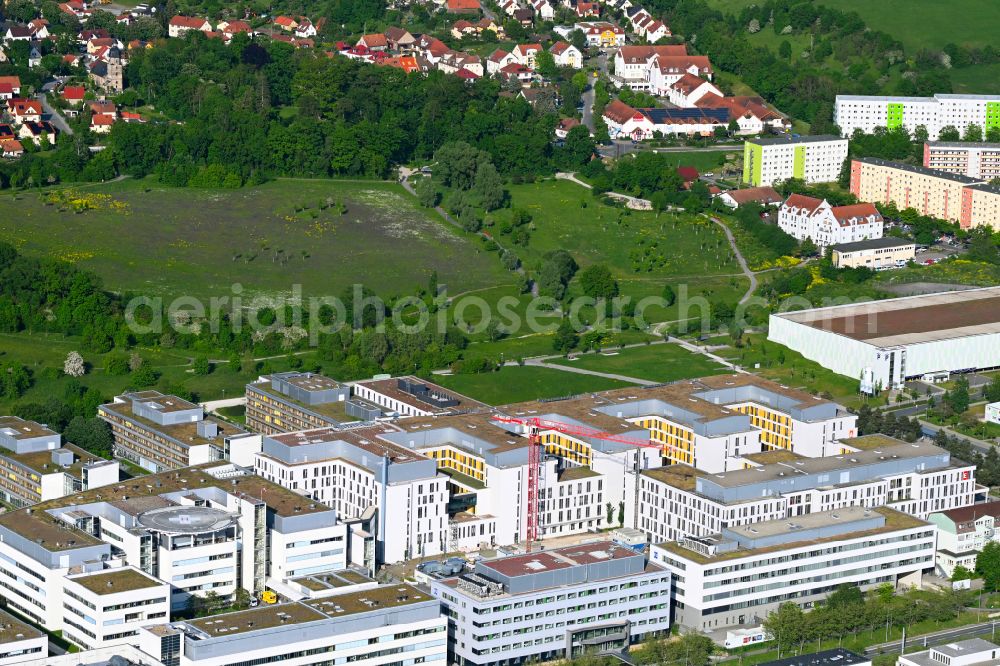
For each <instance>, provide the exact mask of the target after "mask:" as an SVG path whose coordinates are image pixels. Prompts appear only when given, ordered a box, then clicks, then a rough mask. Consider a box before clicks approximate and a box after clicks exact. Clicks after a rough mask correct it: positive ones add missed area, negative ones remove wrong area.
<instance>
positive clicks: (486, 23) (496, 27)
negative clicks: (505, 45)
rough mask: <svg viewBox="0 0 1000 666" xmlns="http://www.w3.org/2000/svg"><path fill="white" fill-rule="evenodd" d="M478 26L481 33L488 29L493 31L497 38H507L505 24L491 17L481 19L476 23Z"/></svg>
mask: <svg viewBox="0 0 1000 666" xmlns="http://www.w3.org/2000/svg"><path fill="white" fill-rule="evenodd" d="M476 28H478V30H479V34H483V33H484V32H486V31H487V30H489V31H491V32H493V33H494V34H495V35H496V38H497V39H505V38H506V37H507V35H506V33H505V32H504V29H503V25H501V24H500V23H497V22H496V21H494V20H493V19H491V18H482V19H479V23H477V24H476Z"/></svg>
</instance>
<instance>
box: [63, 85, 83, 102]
mask: <svg viewBox="0 0 1000 666" xmlns="http://www.w3.org/2000/svg"><path fill="white" fill-rule="evenodd" d="M86 92H87V90H86V89H85V88H84V87H83V86H66V87H65V88H63V91H62V96H63V98H64V99H83V96H84V95H85V94H86Z"/></svg>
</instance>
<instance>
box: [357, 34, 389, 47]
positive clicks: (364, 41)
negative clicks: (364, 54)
mask: <svg viewBox="0 0 1000 666" xmlns="http://www.w3.org/2000/svg"><path fill="white" fill-rule="evenodd" d="M357 46H364V47H365V48H367V49H368V50H369V51H385V50H386V49H387V48H389V40H388V39H387V38H386V36H385V35H383V34H382V33H379V32H373V33H371V34H369V35H362V36H361V39H359V40H358V43H357Z"/></svg>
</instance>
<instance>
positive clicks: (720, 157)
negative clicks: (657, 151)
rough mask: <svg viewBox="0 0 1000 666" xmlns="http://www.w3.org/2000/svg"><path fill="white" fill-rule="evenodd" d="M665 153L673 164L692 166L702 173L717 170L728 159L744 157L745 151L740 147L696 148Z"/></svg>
mask: <svg viewBox="0 0 1000 666" xmlns="http://www.w3.org/2000/svg"><path fill="white" fill-rule="evenodd" d="M663 154H664V155H666V156H667V158H668V159H669V160H670V162H671V163H672V164H675V165H677V166H691V167H694V168H695V169H697V170H698V171H700V172H701V173H705V172H710V171H714V170H717V169H718V168H719V167H721V166H722V165H723V164H725V163H726V160H727V159H728V160H729V161H733V160H738V159H742V157H743V151H742V150H741V149H739V148H731V149H729V150H712V151H700V150H694V151H685V152H680V153H663Z"/></svg>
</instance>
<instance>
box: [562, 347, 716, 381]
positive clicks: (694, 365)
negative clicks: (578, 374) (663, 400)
mask: <svg viewBox="0 0 1000 666" xmlns="http://www.w3.org/2000/svg"><path fill="white" fill-rule="evenodd" d="M551 362H552V363H556V364H558V365H565V366H568V367H573V368H582V369H584V370H596V371H598V372H608V373H611V374H616V375H625V376H626V377H636V378H638V379H647V380H649V381H654V382H672V381H677V380H679V379H693V378H695V377H705V376H707V375H715V374H720V373H724V372H728V370H727V368H726V367H725V366H723V365H720V364H718V363H716V362H714V361H712V360H711V359H709V358H707V357H705V356H702V355H701V354H695V353H693V352H689V351H688V350H686V349H684V348H683V347H681V346H679V345H676V344H656V345H647V346H644V347H631V348H628V349H622V350H606V351H603V352H597V353H591V354H584V355H582V356H578V357H576V358H574V359H573V360H569V359H558V360H554V361H551Z"/></svg>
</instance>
